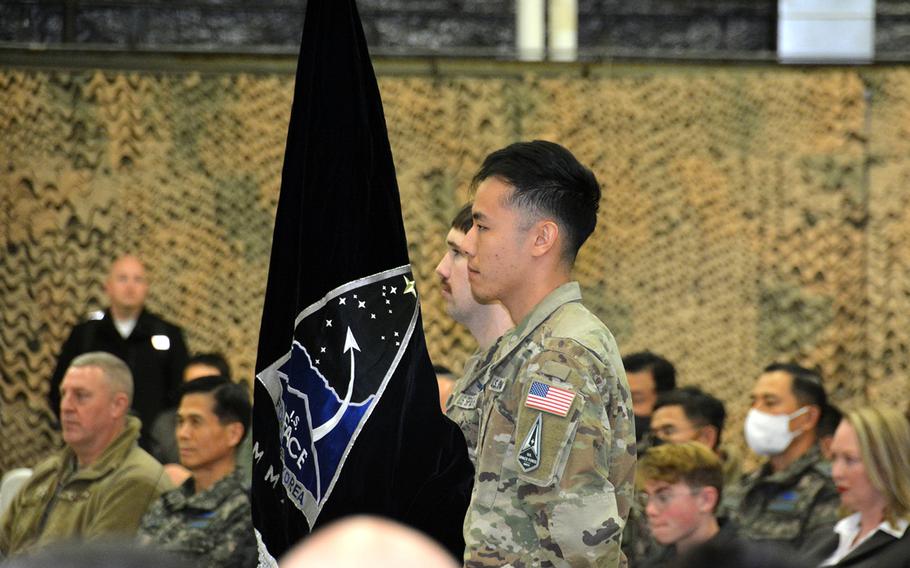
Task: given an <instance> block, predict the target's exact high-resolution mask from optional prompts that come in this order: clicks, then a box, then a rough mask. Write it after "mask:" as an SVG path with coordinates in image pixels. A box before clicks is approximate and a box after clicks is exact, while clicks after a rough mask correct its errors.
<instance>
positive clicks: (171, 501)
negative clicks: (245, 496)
mask: <svg viewBox="0 0 910 568" xmlns="http://www.w3.org/2000/svg"><path fill="white" fill-rule="evenodd" d="M195 491H196V483H195V480H194V479H193V478H192V477H190V478H189V479H187V480H186V481H184V482H183V485H181V486H180V487H178V488H177V489H175V490H173V491H171V492H169V493H167V494H166V495H165V497H164V499H165V502H166V503H167V505H168V508H169V509H170V510H172V511H174V510H178V509H184V508H190V507H191V508H193V509H200V510H203V511H214V510H216V509H218V508H219V507H220V506H221V504H222V503H224V502H225V500H227V499H229V498H230V497H232V496H234V495H236V494H238V493H244V492H246V488H245V487H244V485H243V472H241V471H240V469H239V468H236V469H234V471H233V472H231V473H230V474H228V475H226V476H224V477H222V478H221V479H219V480H218V481H217V482H216V483H215V484H214V485H212V486H211V487H210V488H209V489H208V490H206V491H203V492H202V493H198V494H197V493H195Z"/></svg>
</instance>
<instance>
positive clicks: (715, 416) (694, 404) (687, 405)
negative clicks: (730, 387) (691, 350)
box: [654, 387, 727, 444]
mask: <svg viewBox="0 0 910 568" xmlns="http://www.w3.org/2000/svg"><path fill="white" fill-rule="evenodd" d="M664 406H679V407H681V408H682V411H683V413H684V414H685V415H686V418H687V419H688V420H689V421H690V422H692V423H693V424H695V425H696V426H714V428H716V429H717V443H718V444H720V435H721V432H723V430H724V420H725V419H726V417H727V411H726V409H725V408H724V403H723V402H721V401H720V399H718V398H715V397H713V396H711V395H710V394H708V393H706V392H704V391H703V390H701V389H700V388H698V387H681V388H678V389H675V390H671V391H667V392H664V393H661V394H660V395H658V397H657V402H655V403H654V411H655V412H656V411H657V409H658V408H661V407H664Z"/></svg>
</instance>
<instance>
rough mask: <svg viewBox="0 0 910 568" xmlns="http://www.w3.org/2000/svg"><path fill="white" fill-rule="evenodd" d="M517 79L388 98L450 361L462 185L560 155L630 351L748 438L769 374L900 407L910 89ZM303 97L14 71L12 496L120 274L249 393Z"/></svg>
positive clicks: (438, 341)
mask: <svg viewBox="0 0 910 568" xmlns="http://www.w3.org/2000/svg"><path fill="white" fill-rule="evenodd" d="M504 69H505V68H504ZM508 69H509V71H508V74H507V72H506V71H503V74H502V75H501V76H499V77H489V76H487V77H484V76H470V75H459V76H447V75H442V76H434V77H430V76H425V75H411V76H408V75H401V74H397V75H394V76H392V75H386V76H381V79H380V81H381V88H382V93H383V97H384V103H385V109H386V116H387V120H388V124H389V129H390V137H391V141H392V147H393V150H394V153H395V159H396V163H397V168H398V176H399V182H400V185H401V192H402V202H403V208H404V218H405V224H406V226H407V229H408V234H409V238H410V242H411V258H412V261H413V263H414V265H415V273H416V275H417V277H418V289H419V291H420V293H421V295H422V303H423V309H424V324H425V328H426V333H427V339H428V342H429V347H430V351H431V355H432V356H433V357H434V361H436V362H438V363H444V364H447V365H449V366H451V367H453V368H456V369H460V367H461V363H462V362H463V360H464V358H465V357H466V355H467V354H468V353H469V352H470V351H471V350H472V349H473V348H474V345H473V341H472V340H471V339H470V337H469V336H468V335H467V333H466V332H465V330H463V329H461V328H460V327H458V326H457V325H455V324H454V323H453V322H452V321H451V320H450V319H449V318H448V317H447V316H446V315H445V313H444V309H443V304H442V300H441V296H440V294H439V289H438V287H437V286H436V283H435V278H434V274H433V268H434V266H435V264H436V262H437V261H438V259H439V257H440V255H441V254H442V252H443V250H444V243H443V239H444V235H445V232H446V230H447V228H448V221H449V219H450V217H451V216H452V214H453V213H454V212H455V211H456V210H457V208H458V206H459V205H460V204H461V203H462V202H464V201H465V200H466V199H467V197H468V192H467V187H466V184H467V181H468V180H469V178H470V177H471V175H472V174H473V173H474V171H475V169H476V168H477V166H478V165H479V163H480V161H481V160H482V158H483V157H484V156H485V155H486V154H487V153H488V152H489V151H491V150H494V149H496V148H498V147H501V146H503V145H505V144H507V143H509V142H511V141H514V140H517V139H531V138H547V139H551V140H555V141H558V142H561V143H562V144H564V145H566V146H567V147H568V148H570V149H571V150H573V151H574V152H575V153H576V155H577V156H578V157H579V158H580V159H581V160H582V161H583V162H585V163H587V164H590V165H592V166H593V169H594V170H595V172H596V173H597V175H598V177H599V179H600V180H601V181H602V183H603V184H604V186H605V188H606V189H607V191H606V194H605V198H604V201H603V203H602V208H601V212H600V224H599V226H598V230H597V232H596V233H595V235H594V237H593V238H592V240H591V241H589V243H588V244H587V246H586V247H585V249H584V250H583V253H582V254H581V256H580V258H579V263H578V270H577V272H578V278H579V279H580V280H581V282H582V285H583V287H584V290H585V293H586V297H587V300H588V302H589V304H590V305H591V306H592V307H593V308H594V310H595V311H596V312H597V313H598V315H600V316H601V317H602V318H603V319H604V321H606V322H607V324H608V326H609V327H610V328H611V329H612V330H613V331H614V333H615V334H616V336H617V339H618V340H619V343H620V345H621V346H622V348H623V351H624V352H630V351H633V350H640V349H644V348H650V349H652V350H655V351H657V352H659V353H662V354H664V355H665V356H667V357H668V358H669V359H671V360H672V361H674V362H675V363H676V364H677V366H678V368H679V371H680V375H681V380H682V382H684V383H694V384H699V385H702V386H704V387H706V388H707V389H708V390H710V391H712V392H714V393H715V394H717V395H718V396H720V397H722V398H723V399H724V400H725V401H727V403H728V406H729V410H730V414H731V416H730V427H729V428H728V430H729V431H730V433H731V434H733V439H737V438H736V437H737V436H739V434H738V430H739V425H740V424H741V420H742V417H743V415H744V412H745V409H746V406H747V393H748V390H749V388H750V387H751V384H752V381H753V379H754V377H755V376H756V375H757V373H758V372H759V370H760V369H761V368H762V367H763V366H764V365H765V364H767V363H768V362H770V361H771V360H774V359H786V360H789V359H795V360H798V361H800V362H802V363H803V364H806V365H810V366H811V365H818V366H820V367H821V369H822V370H823V372H824V375H825V377H826V380H827V384H828V387H829V389H830V391H831V392H832V393H833V398H834V400H835V401H836V402H838V403H841V404H844V405H846V406H850V405H855V404H859V403H862V402H863V401H865V400H871V401H874V402H881V403H883V404H895V405H897V404H900V405H904V404H906V402H907V399H908V389H907V367H908V361H910V355H908V349H910V248H908V246H907V243H908V242H910V203H908V201H910V70H908V69H907V68H875V69H838V68H820V69H795V68H780V67H751V68H747V69H736V68H730V67H698V66H685V65H683V66H674V67H667V66H654V67H641V66H628V67H626V66H622V65H612V66H604V67H594V68H592V69H591V71H592V72H591V73H590V74H589V75H587V76H584V77H582V76H580V75H579V74H578V73H577V72H576V73H571V74H568V73H567V74H566V75H553V74H537V73H535V69H536V68H534V67H527V68H525V70H526V72H525V73H521V72H518V73H516V72H514V69H515V67H509V68H508ZM380 71H381V67H380ZM292 82H293V77H292V76H291V75H290V74H272V75H269V74H256V75H250V74H240V73H224V74H199V73H194V72H185V73H177V72H157V73H155V72H118V71H71V72H65V71H49V70H41V69H10V68H7V69H0V133H2V136H0V218H2V221H0V312H2V321H0V349H2V355H0V373H2V379H0V399H2V408H0V472H2V471H6V470H7V469H9V468H11V467H15V466H20V465H30V464H33V463H34V462H36V461H37V460H38V459H39V458H41V457H43V456H44V455H46V453H47V452H48V451H50V450H51V449H52V448H54V447H56V446H57V445H58V444H59V443H60V442H59V437H58V435H57V434H56V433H54V432H52V430H51V428H50V426H49V419H50V416H51V413H50V411H49V409H48V408H47V406H46V402H45V400H46V391H47V385H48V377H49V375H50V373H51V371H52V368H53V366H54V360H55V356H56V353H57V351H58V349H59V348H60V345H61V343H62V342H63V340H64V339H65V337H66V336H67V334H68V332H69V330H70V328H71V326H72V325H73V324H74V323H76V322H77V321H78V320H80V319H81V318H83V317H84V316H85V315H86V314H87V313H88V312H89V311H90V310H94V309H97V308H99V307H102V306H103V305H104V303H105V298H104V294H103V291H102V281H103V279H104V276H105V272H106V270H107V267H108V264H109V262H110V260H111V259H112V258H113V257H114V256H116V255H118V254H120V253H123V252H127V251H132V252H135V253H137V254H138V255H140V256H141V257H142V258H144V259H145V260H146V261H147V264H148V267H149V269H150V275H151V278H152V288H151V293H150V298H149V306H150V308H151V309H153V310H154V311H156V312H158V313H160V314H163V315H165V316H166V317H168V318H169V319H171V320H173V321H176V322H178V323H179V324H181V325H182V326H183V327H184V329H185V330H186V332H187V339H188V342H189V346H190V348H191V350H193V351H203V350H221V351H223V352H225V353H226V354H227V356H228V358H229V360H230V362H231V363H232V365H233V366H234V367H235V369H236V373H237V375H238V376H244V377H247V378H249V377H250V376H251V375H252V370H253V365H254V359H255V355H256V341H257V335H258V328H259V318H260V310H261V307H262V297H263V289H264V285H265V280H266V270H267V266H268V254H269V247H270V241H271V231H272V223H273V218H274V209H275V205H276V198H277V191H278V187H279V180H280V172H281V163H282V156H283V152H284V141H285V135H286V128H287V120H288V115H289V109H290V104H291V94H292V88H293V85H292ZM312 245H313V246H314V247H317V246H319V245H320V243H318V242H314V243H312Z"/></svg>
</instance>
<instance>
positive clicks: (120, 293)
mask: <svg viewBox="0 0 910 568" xmlns="http://www.w3.org/2000/svg"><path fill="white" fill-rule="evenodd" d="M148 290H149V287H148V280H147V279H146V277H145V267H144V266H142V263H141V262H139V259H137V258H136V257H133V256H124V257H123V258H120V259H119V260H117V261H116V262H115V263H114V264H113V266H111V273H110V274H109V275H108V277H107V281H106V283H105V291H106V292H107V296H108V299H110V302H111V305H112V306H114V307H116V308H118V309H122V310H130V311H132V310H138V309H139V308H141V307H142V306H143V305H145V298H146V296H147V295H148Z"/></svg>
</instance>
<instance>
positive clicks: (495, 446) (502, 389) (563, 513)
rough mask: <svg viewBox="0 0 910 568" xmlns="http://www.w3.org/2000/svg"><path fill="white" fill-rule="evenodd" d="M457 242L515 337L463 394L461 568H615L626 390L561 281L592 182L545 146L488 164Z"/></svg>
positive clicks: (477, 287) (588, 228) (627, 480)
mask: <svg viewBox="0 0 910 568" xmlns="http://www.w3.org/2000/svg"><path fill="white" fill-rule="evenodd" d="M474 185H475V187H476V188H477V193H476V200H475V202H474V207H473V215H474V226H473V227H472V228H471V230H470V231H469V232H468V234H467V235H466V237H465V240H464V242H463V243H462V248H463V250H464V252H465V254H467V256H468V269H469V278H470V281H471V290H472V292H473V294H474V296H475V298H477V299H478V301H480V302H490V301H501V302H502V304H503V305H504V306H505V307H506V309H507V310H508V311H509V313H510V315H511V316H512V319H513V320H514V321H517V322H520V323H518V325H517V326H516V328H515V329H514V330H512V331H510V332H508V333H506V334H505V335H504V336H503V337H502V338H501V339H500V340H499V342H498V343H497V345H496V346H495V348H494V349H492V350H491V351H490V352H489V353H487V354H486V355H485V356H484V357H483V358H482V359H480V360H478V361H477V362H476V364H475V365H474V366H473V368H472V369H471V370H470V372H469V374H468V375H467V376H466V377H465V379H464V382H463V384H461V385H459V387H460V388H461V390H462V392H463V393H467V395H468V398H463V399H462V401H461V403H459V402H458V401H457V400H456V402H455V405H456V406H458V407H463V408H465V409H468V408H466V407H473V412H475V416H476V419H477V427H478V432H477V472H476V477H475V480H474V489H473V493H472V497H471V504H470V506H469V507H468V513H467V516H466V518H465V542H466V549H465V565H466V566H469V567H473V566H514V567H524V566H528V567H530V566H609V567H613V566H621V565H625V564H626V562H625V557H624V556H623V554H622V552H621V550H620V539H621V535H622V529H623V525H624V524H625V521H626V517H627V515H628V513H629V507H630V505H631V501H632V495H633V476H634V469H635V432H634V426H633V421H632V403H631V395H630V393H629V386H628V383H627V381H626V377H625V372H624V371H623V367H622V361H621V358H620V356H619V350H618V348H617V346H616V342H615V340H614V339H613V336H612V335H611V334H610V332H609V330H608V329H607V328H606V327H605V326H604V324H603V323H602V322H601V321H600V320H598V319H597V318H596V317H595V316H594V315H593V314H591V312H590V311H588V310H587V308H585V307H584V306H583V305H582V304H581V292H580V289H579V286H578V284H577V283H576V282H572V281H571V277H570V273H571V268H572V265H573V264H574V259H575V255H576V254H577V252H578V249H579V248H580V247H581V245H582V243H584V241H585V240H586V239H587V237H588V236H589V235H590V234H591V232H593V230H594V226H595V224H596V213H597V208H598V204H599V201H600V187H599V185H598V184H597V181H596V179H595V178H594V174H593V173H592V172H591V171H590V170H588V169H587V168H585V167H584V166H582V165H581V164H579V163H578V161H577V160H575V158H574V156H572V154H571V153H569V152H568V151H567V150H565V149H564V148H562V147H561V146H558V145H556V144H553V143H550V142H542V141H535V142H530V143H517V144H513V145H511V146H509V147H507V148H505V149H503V150H499V151H498V152H494V153H493V154H491V155H490V156H488V157H487V159H486V160H485V161H484V164H483V166H482V167H481V170H480V172H479V173H478V174H477V176H475V178H474Z"/></svg>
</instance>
